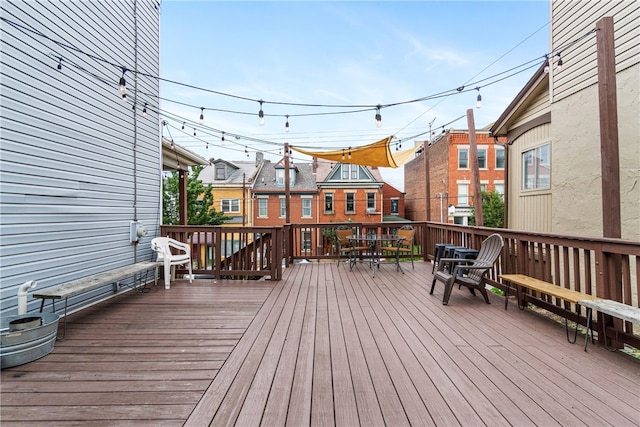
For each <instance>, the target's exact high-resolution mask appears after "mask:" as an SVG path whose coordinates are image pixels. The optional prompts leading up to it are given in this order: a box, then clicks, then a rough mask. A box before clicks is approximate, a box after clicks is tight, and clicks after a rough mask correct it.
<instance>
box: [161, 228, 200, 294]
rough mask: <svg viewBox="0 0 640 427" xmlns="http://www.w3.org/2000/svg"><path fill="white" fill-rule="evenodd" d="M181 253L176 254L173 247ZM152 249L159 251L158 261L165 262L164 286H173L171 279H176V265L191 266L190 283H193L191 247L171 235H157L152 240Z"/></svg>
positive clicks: (168, 287)
mask: <svg viewBox="0 0 640 427" xmlns="http://www.w3.org/2000/svg"><path fill="white" fill-rule="evenodd" d="M172 248H173V249H177V250H178V251H179V252H180V253H177V254H174V253H172V252H171V249H172ZM151 249H153V250H154V251H156V252H157V253H158V262H163V263H164V287H165V289H170V288H171V280H175V277H174V275H175V268H171V267H175V266H176V265H186V266H187V267H188V268H189V283H193V272H192V270H191V247H190V246H189V245H188V244H186V243H182V242H179V241H177V240H175V239H172V238H170V237H156V238H154V239H152V240H151Z"/></svg>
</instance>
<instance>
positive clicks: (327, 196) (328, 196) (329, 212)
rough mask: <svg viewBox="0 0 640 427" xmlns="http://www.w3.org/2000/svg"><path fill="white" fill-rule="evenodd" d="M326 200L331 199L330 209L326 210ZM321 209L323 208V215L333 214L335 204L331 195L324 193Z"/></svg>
mask: <svg viewBox="0 0 640 427" xmlns="http://www.w3.org/2000/svg"><path fill="white" fill-rule="evenodd" d="M327 199H331V200H330V203H331V209H327ZM323 207H324V213H325V214H333V213H335V209H336V204H335V197H334V195H333V193H324V202H323Z"/></svg>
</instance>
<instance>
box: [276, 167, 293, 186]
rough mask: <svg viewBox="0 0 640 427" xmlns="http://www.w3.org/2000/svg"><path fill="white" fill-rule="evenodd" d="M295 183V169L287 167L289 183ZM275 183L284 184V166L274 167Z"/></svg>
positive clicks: (291, 184)
mask: <svg viewBox="0 0 640 427" xmlns="http://www.w3.org/2000/svg"><path fill="white" fill-rule="evenodd" d="M295 184H296V170H295V168H289V185H290V186H293V185H295ZM276 185H282V186H284V168H276Z"/></svg>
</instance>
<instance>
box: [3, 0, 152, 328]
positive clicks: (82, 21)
mask: <svg viewBox="0 0 640 427" xmlns="http://www.w3.org/2000/svg"><path fill="white" fill-rule="evenodd" d="M0 12H1V17H2V22H1V25H0V35H1V37H0V38H1V52H2V55H1V57H0V61H1V63H0V96H1V98H0V101H1V112H0V139H1V148H0V304H1V305H0V313H1V314H2V315H3V316H5V315H10V314H15V313H17V290H18V287H19V285H21V284H22V283H24V282H25V281H28V280H36V281H37V282H38V289H39V290H40V289H44V288H46V287H49V286H53V285H56V284H60V283H63V282H66V281H69V280H73V279H77V278H81V277H84V276H87V275H90V274H94V273H99V272H102V271H106V270H109V269H112V268H115V267H119V266H122V265H127V264H130V263H133V262H136V261H146V260H151V259H152V255H153V254H152V252H151V250H150V244H149V242H150V240H151V237H153V236H155V235H156V234H157V230H158V228H159V223H160V222H161V215H160V209H161V206H160V177H161V149H160V147H161V144H160V125H159V117H158V113H157V108H158V107H157V106H158V92H159V82H158V79H157V78H155V77H152V76H159V74H160V71H159V22H160V18H159V16H160V5H159V2H157V1H155V0H135V1H134V0H127V1H123V0H120V1H109V2H107V1H82V2H81V1H55V2H49V1H21V0H3V1H2V2H0ZM59 58H62V61H61V62H60V59H59ZM59 62H60V63H61V65H62V69H60V70H59V69H58V63H59ZM121 67H126V68H127V69H130V70H137V71H138V72H139V73H134V72H131V71H130V72H127V73H126V74H125V78H126V81H127V95H128V99H127V102H126V103H124V102H122V101H121V98H120V95H119V92H118V81H119V79H120V77H121V75H122V68H121ZM145 75H147V76H145ZM134 103H135V105H136V109H135V110H134V109H133V105H134ZM145 103H147V104H148V105H147V115H146V117H143V115H142V109H143V106H144V104H145ZM132 220H138V221H140V222H142V223H143V224H144V225H146V226H147V227H148V229H149V235H148V236H147V237H144V238H142V239H141V241H140V243H139V244H137V245H136V244H132V243H131V242H130V239H129V222H130V221H132ZM110 293H111V288H110V287H109V286H107V287H105V288H104V289H101V290H99V291H97V292H96V293H94V294H93V295H90V298H89V299H87V298H86V297H87V296H83V297H82V298H81V299H80V298H78V299H76V300H74V301H72V302H73V304H74V307H80V306H82V305H86V304H88V303H90V302H91V301H92V300H96V299H100V298H103V297H106V296H108V295H109V294H110ZM28 303H29V311H37V309H38V308H39V302H38V301H34V300H33V299H32V298H31V296H29V299H28Z"/></svg>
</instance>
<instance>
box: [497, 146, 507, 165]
mask: <svg viewBox="0 0 640 427" xmlns="http://www.w3.org/2000/svg"><path fill="white" fill-rule="evenodd" d="M495 148H496V153H495V156H496V159H495V160H496V169H497V170H504V165H505V164H506V161H507V159H506V158H505V155H506V151H505V149H504V147H495ZM499 153H502V166H498V158H499V157H498V156H499Z"/></svg>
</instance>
